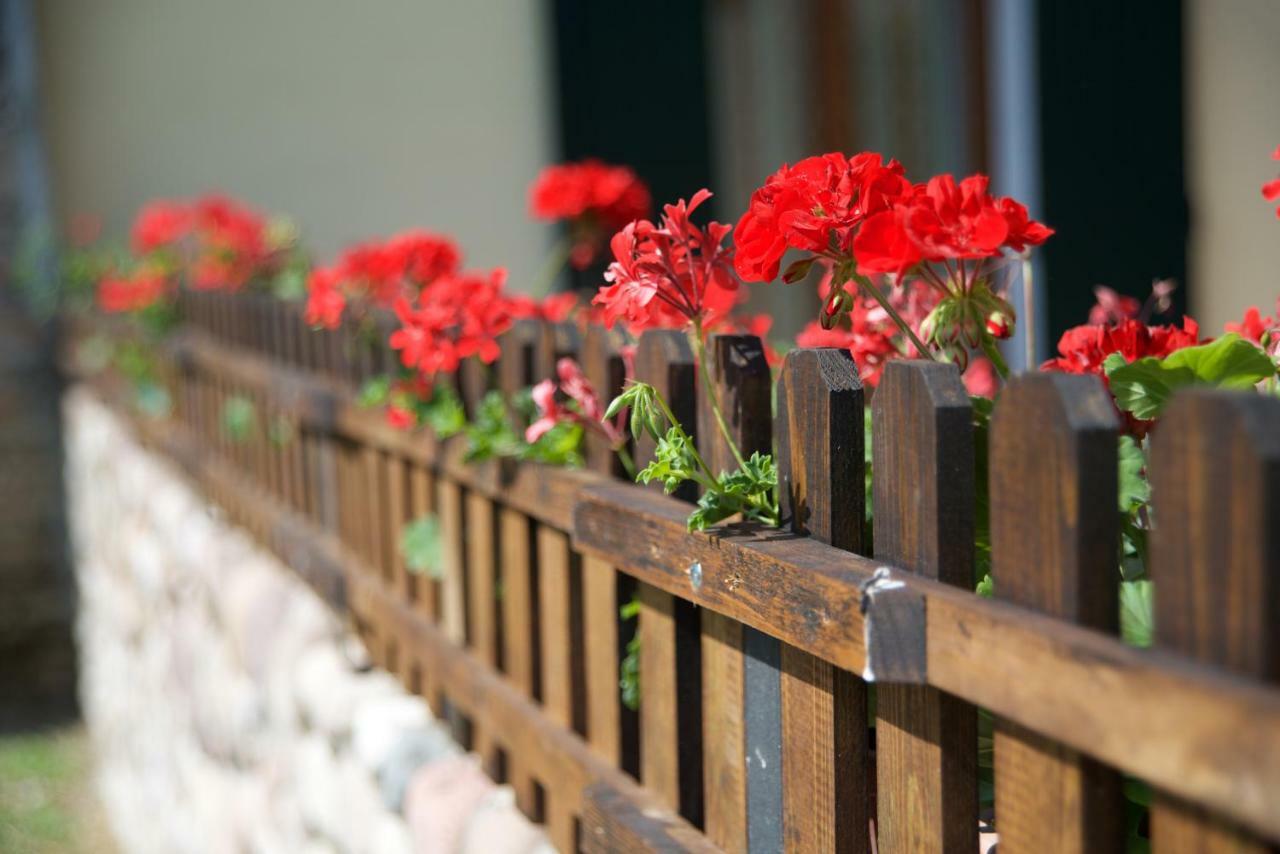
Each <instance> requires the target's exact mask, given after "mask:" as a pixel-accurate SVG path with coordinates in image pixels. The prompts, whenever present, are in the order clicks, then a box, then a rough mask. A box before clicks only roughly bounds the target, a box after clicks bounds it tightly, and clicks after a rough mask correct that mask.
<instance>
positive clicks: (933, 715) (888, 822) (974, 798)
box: [872, 362, 978, 852]
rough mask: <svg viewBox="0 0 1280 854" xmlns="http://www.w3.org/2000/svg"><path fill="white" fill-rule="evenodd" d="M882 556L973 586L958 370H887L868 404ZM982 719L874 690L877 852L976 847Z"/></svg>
mask: <svg viewBox="0 0 1280 854" xmlns="http://www.w3.org/2000/svg"><path fill="white" fill-rule="evenodd" d="M872 425H873V426H872V431H873V441H872V445H873V452H872V457H873V460H872V470H873V471H874V472H875V477H874V479H873V481H872V483H873V489H874V495H873V498H872V506H873V507H874V511H875V517H874V541H875V554H876V557H877V558H881V559H883V560H886V561H889V562H891V563H893V564H895V565H897V566H902V567H906V568H907V569H908V570H909V571H911V572H915V573H918V574H920V575H924V576H927V577H929V578H934V579H937V580H939V581H941V582H943V583H946V584H954V585H956V586H959V587H971V585H972V584H973V545H972V544H973V539H974V503H973V502H974V489H973V483H974V480H973V459H974V452H973V429H972V425H971V415H970V409H969V397H968V394H967V393H966V392H965V388H964V384H963V383H961V381H960V374H959V372H958V371H957V370H956V368H955V366H953V365H944V364H935V363H932V362H890V363H889V364H887V365H886V366H885V369H884V372H883V374H882V375H881V378H880V385H879V387H878V388H877V389H876V394H875V397H874V398H873V399H872ZM977 745H978V725H977V711H976V710H975V709H974V708H973V707H972V706H970V705H969V704H968V703H965V702H964V701H962V700H959V699H957V698H955V697H952V696H949V695H947V694H944V693H942V692H941V691H938V690H937V689H934V688H930V687H928V686H922V685H891V684H884V685H881V686H879V690H878V693H877V706H876V778H877V784H878V785H877V795H876V798H877V800H876V817H877V818H876V833H877V838H878V840H879V845H880V848H881V850H884V851H921V852H929V851H931V852H944V851H962V850H972V849H973V848H975V847H976V846H977V826H978V789H977V776H978V774H977Z"/></svg>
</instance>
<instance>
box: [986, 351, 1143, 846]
mask: <svg viewBox="0 0 1280 854" xmlns="http://www.w3.org/2000/svg"><path fill="white" fill-rule="evenodd" d="M1116 430H1117V419H1116V416H1115V411H1114V410H1113V408H1112V405H1111V400H1110V397H1109V396H1108V395H1107V393H1106V391H1105V389H1104V388H1103V386H1102V383H1101V382H1100V381H1099V380H1098V379H1097V378H1096V377H1088V376H1067V375H1063V374H1039V375H1026V376H1022V377H1018V378H1015V379H1014V380H1012V381H1011V382H1010V383H1009V384H1008V385H1007V386H1005V388H1004V390H1003V391H1002V392H1001V399H1000V404H999V406H997V407H996V412H995V415H994V417H993V418H992V423H991V442H990V465H991V468H990V495H991V508H990V511H991V546H992V576H993V578H994V579H995V591H996V596H997V597H998V598H1000V599H1002V600H1005V601H1009V602H1015V603H1017V604H1018V605H1021V606H1023V607H1026V608H1033V609H1035V610H1037V611H1041V612H1044V613H1046V614H1050V615H1052V616H1055V617H1059V618H1061V619H1063V620H1069V621H1071V622H1075V623H1079V624H1082V625H1086V626H1090V627H1092V628H1095V629H1098V630H1100V631H1104V632H1108V633H1114V632H1115V630H1116V625H1117V619H1118V613H1119V612H1118V604H1117V590H1118V588H1119V578H1118V572H1119V570H1118V567H1117V563H1118V559H1117V555H1118V543H1117V536H1118V534H1117V513H1116V477H1117V474H1116V472H1117V462H1116ZM995 765H996V767H995V777H996V830H997V831H998V832H999V834H1000V850H1001V852H1002V854H1017V852H1022V851H1046V850H1049V851H1063V852H1071V851H1080V852H1084V851H1090V852H1099V851H1101V852H1106V851H1119V850H1121V849H1122V846H1123V842H1124V836H1123V834H1124V825H1123V801H1122V795H1121V792H1120V780H1119V776H1118V775H1117V774H1116V773H1115V772H1113V771H1111V770H1110V769H1107V768H1104V767H1103V766H1101V765H1099V764H1098V763H1096V762H1094V761H1093V760H1091V759H1088V758H1086V757H1083V756H1081V755H1080V754H1078V753H1077V752H1075V751H1073V750H1071V749H1069V748H1066V747H1064V746H1062V745H1060V744H1057V743H1054V742H1052V741H1050V740H1048V739H1046V738H1045V737H1043V736H1042V735H1038V734H1034V733H1032V732H1030V731H1029V730H1026V729H1024V728H1022V727H1019V726H1016V725H1012V724H1010V723H1009V722H1007V721H1004V720H1000V719H997V721H996V732H995Z"/></svg>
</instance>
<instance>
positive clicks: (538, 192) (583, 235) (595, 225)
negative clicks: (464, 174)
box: [529, 160, 651, 270]
mask: <svg viewBox="0 0 1280 854" xmlns="http://www.w3.org/2000/svg"><path fill="white" fill-rule="evenodd" d="M650 204H651V201H650V197H649V188H648V187H647V186H645V184H644V182H643V181H641V180H640V179H639V178H638V177H637V176H636V173H635V172H632V171H631V170H630V169H628V168H627V167H625V166H611V165H609V164H607V163H602V162H601V161H599V160H583V161H582V162H580V163H563V164H560V165H558V166H548V167H547V168H546V169H544V170H542V174H540V175H539V176H538V177H537V179H536V180H535V181H534V182H533V185H532V186H531V187H530V188H529V208H530V211H531V212H532V213H533V215H534V216H535V217H537V218H538V219H544V220H553V221H555V220H566V221H567V222H568V223H569V225H570V237H571V239H572V240H573V247H572V250H571V252H570V255H569V260H570V261H571V262H572V264H573V266H574V267H576V268H577V269H579V270H583V269H586V268H587V267H589V266H591V263H592V262H593V261H594V260H595V258H596V255H597V254H598V253H599V251H600V249H601V247H602V246H603V244H604V240H605V238H607V237H608V236H609V235H610V234H613V233H614V232H615V231H617V230H618V229H619V228H621V227H622V226H624V225H626V224H627V223H628V222H631V221H632V220H635V219H640V218H641V217H643V216H646V215H647V214H648V213H649V206H650Z"/></svg>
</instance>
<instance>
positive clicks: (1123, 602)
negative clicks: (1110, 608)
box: [1120, 579, 1155, 647]
mask: <svg viewBox="0 0 1280 854" xmlns="http://www.w3.org/2000/svg"><path fill="white" fill-rule="evenodd" d="M1153 589H1154V588H1153V585H1152V583H1151V582H1150V581H1148V580H1146V579H1142V580H1139V581H1121V582H1120V636H1121V637H1122V638H1124V641H1125V643H1127V644H1131V645H1133V646H1143V647H1146V646H1151V638H1152V633H1153V631H1154V628H1155V612H1154V610H1153V606H1154V603H1153V601H1152V591H1153Z"/></svg>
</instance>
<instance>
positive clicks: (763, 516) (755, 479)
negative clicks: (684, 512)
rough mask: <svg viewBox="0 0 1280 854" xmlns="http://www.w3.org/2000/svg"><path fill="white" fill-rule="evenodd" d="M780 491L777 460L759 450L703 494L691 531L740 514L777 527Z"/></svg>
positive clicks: (692, 516)
mask: <svg viewBox="0 0 1280 854" xmlns="http://www.w3.org/2000/svg"><path fill="white" fill-rule="evenodd" d="M641 474H642V475H643V472H641ZM777 488H778V468H777V466H775V465H774V463H773V457H772V456H771V455H769V454H761V453H759V452H758V451H757V452H756V453H753V454H752V455H751V457H750V459H748V460H747V461H746V464H745V465H743V466H740V467H739V468H738V469H737V470H736V471H732V472H721V473H720V476H719V477H717V478H716V488H715V489H708V490H707V491H706V492H704V493H703V494H702V497H701V498H699V499H698V507H697V509H696V510H694V511H693V512H692V513H690V514H689V518H688V520H686V525H687V527H688V529H689V530H690V531H705V530H706V529H707V528H708V527H709V526H711V525H714V524H716V523H717V522H722V521H724V520H725V519H728V518H729V517H730V516H735V515H737V514H739V513H741V514H742V515H743V517H745V518H747V519H751V520H754V521H756V522H763V523H765V524H769V525H777V524H778V510H777V508H776V507H775V506H774V505H773V504H772V501H773V495H774V492H775V490H776V489H777Z"/></svg>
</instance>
